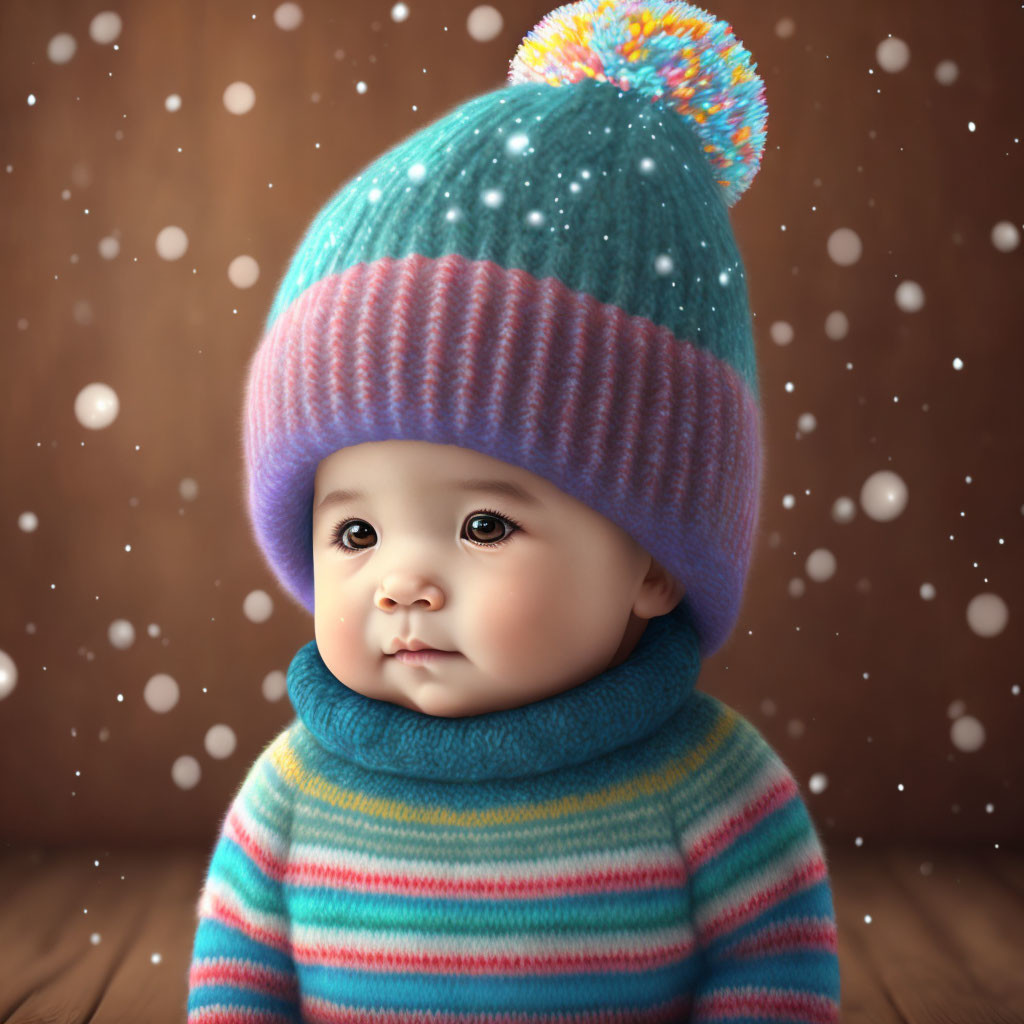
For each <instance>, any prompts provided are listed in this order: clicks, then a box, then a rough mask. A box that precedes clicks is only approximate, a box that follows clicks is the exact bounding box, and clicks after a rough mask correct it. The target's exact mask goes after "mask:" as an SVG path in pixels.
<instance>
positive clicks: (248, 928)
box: [203, 892, 291, 953]
mask: <svg viewBox="0 0 1024 1024" xmlns="http://www.w3.org/2000/svg"><path fill="white" fill-rule="evenodd" d="M203 904H204V911H203V917H208V918H211V919H213V920H214V921H220V922H221V923H222V924H226V925H230V926H231V927H232V928H237V929H238V931H240V932H241V933H242V934H243V935H246V936H248V937H249V938H250V939H253V940H254V941H255V942H262V943H264V944H265V945H267V946H270V947H271V948H272V949H276V950H280V951H281V952H282V953H287V952H289V950H290V949H291V945H290V943H289V941H288V934H287V932H283V931H274V930H273V929H271V928H261V927H260V926H259V925H257V924H256V923H255V922H254V921H253V920H251V919H250V918H248V917H246V916H245V915H244V913H239V912H238V911H236V910H235V908H234V907H232V906H229V905H228V904H227V903H225V902H224V900H222V899H221V898H220V897H219V896H217V895H216V893H213V892H207V893H205V894H204V896H203Z"/></svg>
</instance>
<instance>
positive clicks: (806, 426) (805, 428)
mask: <svg viewBox="0 0 1024 1024" xmlns="http://www.w3.org/2000/svg"><path fill="white" fill-rule="evenodd" d="M817 425H818V421H817V419H815V417H814V413H813V412H803V413H801V414H800V418H799V419H798V420H797V421H796V429H797V430H799V431H800V433H801V434H813V433H814V429H815V427H817Z"/></svg>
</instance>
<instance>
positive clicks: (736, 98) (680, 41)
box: [508, 0, 768, 206]
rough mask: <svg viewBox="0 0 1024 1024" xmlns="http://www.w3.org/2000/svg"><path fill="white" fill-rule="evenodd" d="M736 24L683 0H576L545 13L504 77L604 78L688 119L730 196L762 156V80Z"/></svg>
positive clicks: (729, 198)
mask: <svg viewBox="0 0 1024 1024" xmlns="http://www.w3.org/2000/svg"><path fill="white" fill-rule="evenodd" d="M756 67H757V65H756V64H753V63H751V60H750V53H749V51H747V50H745V49H744V48H743V45H742V43H740V41H739V40H738V39H737V38H736V37H735V35H733V32H732V27H731V26H730V25H728V24H727V23H726V22H724V21H718V20H716V19H715V18H714V16H713V15H711V14H708V12H707V11H704V10H701V9H700V8H699V7H694V6H693V5H692V4H689V3H683V2H681V0H579V2H577V3H571V4H566V5H565V6H563V7H559V8H557V9H556V10H554V11H552V12H551V13H550V14H548V15H547V16H546V17H544V18H543V19H542V20H541V21H540V22H539V23H538V24H537V25H536V26H535V27H534V28H533V29H532V30H531V31H530V32H529V33H528V34H527V35H526V37H525V38H524V39H523V41H522V43H520V45H519V49H518V50H517V51H516V55H515V57H514V58H513V59H512V61H511V62H510V64H509V75H508V77H509V81H510V82H512V83H520V82H537V81H542V82H546V83H548V84H549V85H554V86H558V85H568V84H571V83H573V82H578V81H580V80H581V79H583V78H585V77H586V78H593V79H596V80H597V81H600V82H609V83H611V84H612V85H614V86H617V87H618V88H619V89H622V90H623V91H629V90H635V91H636V92H638V93H640V94H641V95H643V96H648V97H650V99H651V100H652V102H654V101H661V102H663V103H664V104H666V105H667V106H668V107H671V108H672V109H674V110H675V111H677V112H678V113H679V114H680V115H682V116H683V117H686V118H688V119H690V121H691V122H692V123H693V126H694V128H695V130H696V131H697V133H698V135H699V136H700V138H701V140H702V142H703V143H704V146H703V149H704V153H705V156H706V158H707V160H708V162H709V164H710V165H711V168H712V170H713V171H714V174H715V180H716V181H717V182H718V184H720V185H721V186H722V187H723V189H724V190H725V192H724V195H725V201H726V203H727V205H729V206H732V205H733V204H734V203H735V202H736V201H737V200H738V199H739V197H740V196H741V195H742V194H743V193H744V192H745V191H746V190H747V188H748V187H749V186H750V183H751V182H752V181H753V180H754V176H755V175H756V174H757V171H758V168H759V167H760V164H761V154H762V153H763V151H764V143H765V131H764V126H765V122H766V121H767V120H768V107H767V104H766V103H765V98H764V82H763V81H762V80H761V78H760V76H759V75H757V74H755V73H754V69H755V68H756Z"/></svg>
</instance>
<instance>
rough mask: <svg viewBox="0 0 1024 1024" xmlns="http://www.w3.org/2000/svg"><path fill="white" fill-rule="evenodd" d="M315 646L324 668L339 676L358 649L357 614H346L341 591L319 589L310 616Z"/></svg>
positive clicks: (347, 611) (347, 612)
mask: <svg viewBox="0 0 1024 1024" xmlns="http://www.w3.org/2000/svg"><path fill="white" fill-rule="evenodd" d="M313 621H314V629H315V633H316V645H317V648H318V649H319V651H320V656H321V657H322V658H323V659H324V662H325V663H326V665H327V667H328V668H329V669H331V671H332V672H334V674H335V675H338V674H339V673H340V672H342V671H344V666H345V662H346V661H351V660H352V658H353V656H354V654H355V653H356V652H358V651H359V647H357V646H356V640H357V638H358V637H359V636H360V635H361V634H360V631H359V630H360V626H359V622H358V621H357V619H356V617H354V616H353V615H351V614H350V613H349V610H348V609H347V607H346V604H345V601H344V600H343V598H342V597H341V595H340V594H338V593H335V592H331V591H330V590H328V589H327V588H318V589H317V593H316V606H315V609H314V615H313Z"/></svg>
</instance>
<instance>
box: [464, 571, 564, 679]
mask: <svg viewBox="0 0 1024 1024" xmlns="http://www.w3.org/2000/svg"><path fill="white" fill-rule="evenodd" d="M556 583H557V581H555V580H550V579H547V578H546V577H545V576H544V575H543V574H538V572H537V571H536V568H535V567H522V568H520V569H517V570H515V571H510V572H505V573H503V574H502V575H501V577H500V578H496V579H495V580H494V581H493V582H490V583H488V584H487V585H486V586H485V587H484V588H483V589H482V591H481V592H480V593H479V594H478V595H475V596H474V600H473V613H474V620H475V621H474V630H473V633H474V641H475V643H476V645H477V647H478V649H479V650H483V651H486V652H487V654H488V655H489V656H493V657H494V658H495V660H497V659H501V660H502V661H503V662H505V663H506V664H511V663H516V662H521V661H529V660H531V659H532V658H533V657H534V656H535V653H536V652H535V648H537V647H541V648H543V647H544V646H545V645H546V639H545V637H546V632H547V628H548V627H549V626H550V627H551V632H552V633H553V634H557V623H556V622H553V621H552V617H553V616H555V617H557V600H558V594H557V591H556V590H554V587H555V585H556Z"/></svg>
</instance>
